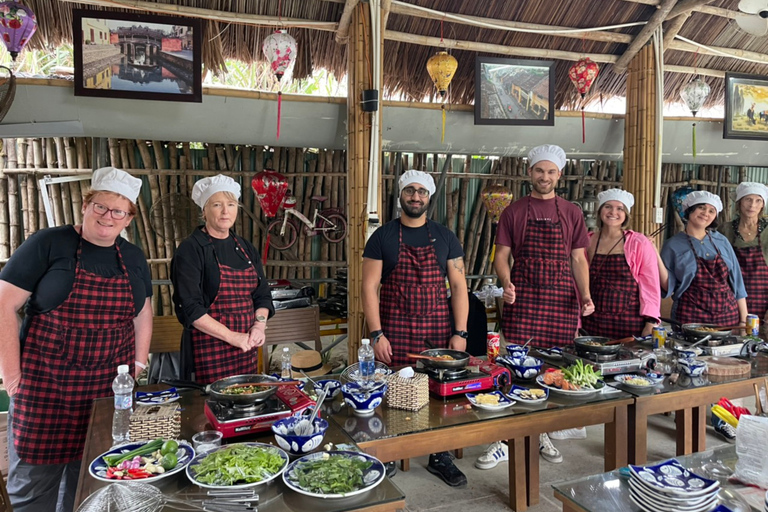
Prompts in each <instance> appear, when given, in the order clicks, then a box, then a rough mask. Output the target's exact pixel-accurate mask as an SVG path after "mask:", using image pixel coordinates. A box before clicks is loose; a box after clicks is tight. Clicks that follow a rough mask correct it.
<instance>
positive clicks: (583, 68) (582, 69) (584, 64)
mask: <svg viewBox="0 0 768 512" xmlns="http://www.w3.org/2000/svg"><path fill="white" fill-rule="evenodd" d="M599 73H600V67H599V66H598V65H597V64H596V63H595V62H592V61H591V60H590V59H589V58H583V59H581V60H579V61H578V62H577V63H576V64H574V65H573V66H571V69H569V70H568V77H569V78H570V79H571V82H573V85H574V86H576V89H577V90H578V91H579V94H581V143H582V144H583V143H585V142H586V138H587V136H586V127H585V123H584V98H586V96H587V92H588V91H589V88H590V87H592V82H594V81H595V79H596V78H597V75H598V74H599Z"/></svg>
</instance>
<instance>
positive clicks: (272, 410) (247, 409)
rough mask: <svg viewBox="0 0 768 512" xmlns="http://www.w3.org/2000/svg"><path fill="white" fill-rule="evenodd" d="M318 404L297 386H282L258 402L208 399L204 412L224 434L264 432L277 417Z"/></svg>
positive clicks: (239, 434)
mask: <svg viewBox="0 0 768 512" xmlns="http://www.w3.org/2000/svg"><path fill="white" fill-rule="evenodd" d="M314 405H315V402H314V401H313V400H311V399H310V398H309V397H308V396H307V395H305V394H304V393H303V392H301V391H300V390H299V388H297V387H296V386H280V387H279V388H278V389H277V392H276V393H275V394H274V395H272V396H271V397H269V398H268V399H266V400H265V401H263V402H260V403H258V404H249V405H245V406H242V405H238V404H232V403H228V402H226V401H219V400H206V401H205V408H204V409H205V416H206V417H207V418H208V421H209V422H210V423H211V425H213V428H215V429H216V430H218V431H219V432H221V433H222V435H223V437H224V438H229V437H236V436H242V435H245V434H252V433H255V432H265V431H267V430H269V429H270V428H272V424H273V423H274V422H276V421H277V420H281V419H283V418H287V417H289V416H295V415H301V413H303V412H304V411H305V410H306V409H308V408H310V407H312V406H314Z"/></svg>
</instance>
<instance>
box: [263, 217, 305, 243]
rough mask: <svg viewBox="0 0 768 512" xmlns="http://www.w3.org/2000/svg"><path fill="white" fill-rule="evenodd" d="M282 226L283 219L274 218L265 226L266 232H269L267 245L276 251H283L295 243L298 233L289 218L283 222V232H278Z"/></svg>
mask: <svg viewBox="0 0 768 512" xmlns="http://www.w3.org/2000/svg"><path fill="white" fill-rule="evenodd" d="M282 227H283V219H276V220H273V221H272V222H270V223H269V226H267V233H269V245H270V246H272V247H273V248H275V249H277V250H278V251H284V250H285V249H288V248H289V247H291V246H292V245H293V244H295V243H296V238H298V233H297V230H296V225H295V224H294V223H293V222H291V220H290V219H289V220H288V222H286V223H285V233H284V234H282V235H281V234H280V230H281V229H282Z"/></svg>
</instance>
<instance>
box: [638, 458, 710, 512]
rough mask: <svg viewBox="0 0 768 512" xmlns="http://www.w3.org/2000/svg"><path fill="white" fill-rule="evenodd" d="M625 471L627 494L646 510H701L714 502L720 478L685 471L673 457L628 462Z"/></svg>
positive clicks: (700, 511) (674, 511)
mask: <svg viewBox="0 0 768 512" xmlns="http://www.w3.org/2000/svg"><path fill="white" fill-rule="evenodd" d="M629 471H630V477H629V496H630V498H631V499H632V502H633V503H635V504H636V505H637V506H638V507H640V508H641V509H642V510H644V511H646V512H660V511H662V512H678V511H679V512H704V511H708V510H710V509H712V507H713V506H714V505H715V504H716V503H717V495H718V493H719V492H720V482H718V481H717V480H710V479H708V478H704V477H703V476H699V475H697V474H695V473H693V472H691V471H689V470H688V469H686V468H684V467H683V466H681V465H680V463H679V462H678V461H677V460H675V459H672V460H669V461H666V462H663V463H661V464H657V465H655V466H629Z"/></svg>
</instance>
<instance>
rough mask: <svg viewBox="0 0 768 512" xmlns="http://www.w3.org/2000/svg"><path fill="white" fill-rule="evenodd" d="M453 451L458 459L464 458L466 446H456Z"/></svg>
mask: <svg viewBox="0 0 768 512" xmlns="http://www.w3.org/2000/svg"><path fill="white" fill-rule="evenodd" d="M453 453H454V455H455V456H456V458H457V459H462V458H464V448H456V449H455V450H453Z"/></svg>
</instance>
